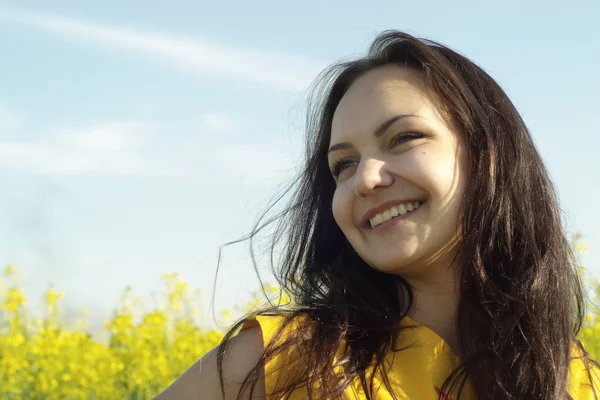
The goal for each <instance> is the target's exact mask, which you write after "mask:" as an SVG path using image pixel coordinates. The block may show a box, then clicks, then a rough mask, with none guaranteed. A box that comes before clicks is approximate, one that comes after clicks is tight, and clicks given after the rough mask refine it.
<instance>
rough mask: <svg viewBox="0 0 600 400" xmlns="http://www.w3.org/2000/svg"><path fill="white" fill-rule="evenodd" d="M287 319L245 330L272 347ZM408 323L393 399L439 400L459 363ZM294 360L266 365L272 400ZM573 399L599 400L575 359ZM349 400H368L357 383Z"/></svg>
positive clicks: (300, 393) (383, 392) (396, 359)
mask: <svg viewBox="0 0 600 400" xmlns="http://www.w3.org/2000/svg"><path fill="white" fill-rule="evenodd" d="M283 319H284V317H282V316H257V317H256V319H255V320H249V321H247V322H246V323H245V324H244V326H243V328H242V330H245V329H248V328H249V327H252V326H256V323H257V322H258V324H259V325H260V327H261V330H262V335H263V341H264V343H265V344H268V343H271V341H272V340H273V337H274V335H275V334H276V332H277V331H278V329H279V328H280V326H281V323H282V321H283ZM406 321H407V325H408V326H413V328H411V329H406V330H404V331H403V332H402V334H401V337H400V340H401V341H402V343H403V344H406V345H408V346H409V347H407V348H406V349H403V350H402V351H399V352H390V353H389V354H388V355H387V356H386V364H387V365H390V366H391V369H390V371H391V372H390V373H388V379H389V382H390V384H391V387H393V388H394V393H395V394H396V396H397V398H399V399H418V400H430V399H431V400H438V399H439V398H440V397H439V393H440V388H441V387H442V384H443V383H444V381H445V380H446V378H447V377H448V376H449V374H450V373H451V372H452V371H453V370H454V369H455V368H456V367H457V366H458V365H459V361H460V360H459V357H456V356H454V354H453V353H452V351H451V349H450V347H449V346H448V344H447V343H446V342H445V341H444V340H443V339H442V338H441V337H440V336H439V335H437V334H436V333H435V332H433V331H432V330H431V329H429V328H428V327H426V326H424V325H421V324H418V323H416V322H415V321H413V320H412V319H410V318H408V317H407V318H406ZM290 331H294V329H293V327H291V328H289V329H288V330H286V332H285V333H284V334H283V339H285V338H286V337H288V336H287V335H289V332H290ZM413 344H414V345H413ZM290 358H293V356H292V357H288V356H285V355H278V356H277V357H275V358H274V359H272V360H270V361H269V362H267V363H266V365H265V387H266V392H267V400H275V399H276V398H275V397H274V396H273V395H272V393H273V391H274V389H275V388H276V387H277V388H279V387H281V386H279V385H280V384H281V383H282V382H285V379H286V376H287V377H289V374H290V373H292V374H293V372H294V371H290V370H293V368H287V369H286V368H285V366H286V365H290V364H293V361H291V362H290ZM388 363H389V364H388ZM592 372H593V376H594V385H595V387H596V388H597V389H596V391H597V393H598V394H599V397H600V390H598V388H600V371H599V370H598V369H594V370H593V371H592ZM378 378H379V379H378ZM288 379H289V378H288ZM368 381H370V377H368ZM277 382H279V384H278V383H277ZM374 382H375V388H376V396H375V399H376V400H388V399H390V400H391V399H392V398H393V397H392V396H391V395H390V393H389V392H388V390H387V389H386V387H385V385H384V383H383V380H382V379H381V378H380V377H378V376H376V377H375V379H374ZM464 394H465V395H466V396H461V398H463V399H474V398H475V397H474V394H473V392H472V388H471V387H469V386H467V387H466V388H465V390H464ZM569 394H570V395H571V396H572V397H573V399H575V400H593V399H594V394H593V392H592V390H591V385H590V380H589V378H588V375H587V371H586V370H585V367H584V364H583V361H582V360H580V359H579V358H574V359H573V361H572V362H571V369H570V378H569ZM455 396H456V393H449V394H445V397H442V399H445V400H453V399H454V398H455ZM306 398H307V395H306V389H305V388H304V389H303V388H299V389H296V391H295V392H294V393H293V395H292V396H291V397H290V400H299V399H306ZM344 399H345V400H360V399H366V396H365V394H364V391H363V390H362V385H361V384H360V381H359V380H358V379H357V380H355V382H354V383H353V384H352V385H351V386H349V387H348V389H347V390H346V391H345V392H344Z"/></svg>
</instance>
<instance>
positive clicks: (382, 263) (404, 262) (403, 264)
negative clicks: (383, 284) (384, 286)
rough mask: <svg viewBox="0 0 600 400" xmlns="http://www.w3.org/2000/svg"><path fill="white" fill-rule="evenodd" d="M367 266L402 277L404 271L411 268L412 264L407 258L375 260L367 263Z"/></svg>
mask: <svg viewBox="0 0 600 400" xmlns="http://www.w3.org/2000/svg"><path fill="white" fill-rule="evenodd" d="M367 264H369V266H370V267H371V268H373V269H375V270H377V271H379V272H383V273H384V274H394V275H401V274H402V272H403V271H406V270H408V269H410V267H411V263H410V261H409V260H408V259H407V258H394V259H382V260H373V261H372V262H367Z"/></svg>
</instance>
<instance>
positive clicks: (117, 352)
mask: <svg viewBox="0 0 600 400" xmlns="http://www.w3.org/2000/svg"><path fill="white" fill-rule="evenodd" d="M18 280H19V279H18V271H17V270H16V269H15V268H13V267H10V266H9V267H7V268H5V270H4V271H3V275H2V276H1V277H0V307H1V309H0V399H3V400H12V399H28V400H37V399H57V400H62V399H82V400H83V399H85V400H96V399H110V400H118V399H128V400H141V399H150V398H152V397H153V396H155V395H156V394H158V393H159V392H160V391H161V390H163V389H164V388H166V387H167V386H168V385H169V384H170V383H171V382H173V381H174V380H175V379H176V378H177V377H178V376H180V375H181V374H182V373H183V372H184V371H185V370H186V369H187V368H188V367H189V366H190V365H191V364H193V363H194V362H195V361H196V360H197V359H198V358H199V357H201V356H202V355H203V354H205V353H206V352H207V351H209V350H210V349H212V348H213V347H214V346H216V345H217V344H218V343H219V341H220V340H221V338H222V332H221V331H219V330H209V329H202V328H201V327H200V324H199V323H198V321H199V319H198V318H201V317H202V315H201V314H200V313H201V312H202V310H198V309H197V308H196V304H198V301H197V299H195V298H194V296H192V294H191V293H190V288H189V287H188V285H187V284H186V283H185V282H184V281H183V280H182V279H181V278H180V277H179V276H178V275H176V274H171V275H166V276H164V277H163V283H164V285H165V292H164V297H165V299H164V300H165V302H164V304H162V305H158V306H157V307H155V309H154V310H142V311H140V310H141V308H140V302H139V299H136V298H135V296H134V295H133V293H132V292H131V290H130V289H127V290H126V291H125V292H124V294H123V296H122V298H121V299H120V302H119V306H118V307H117V309H116V310H115V312H114V316H113V317H112V319H111V320H110V321H107V322H106V324H105V333H106V338H105V339H106V340H105V341H101V340H95V339H94V338H93V337H92V336H91V335H90V334H88V333H87V322H86V318H85V317H86V313H85V310H82V318H81V319H80V320H79V321H77V322H75V323H72V324H67V323H66V322H65V321H64V320H63V318H62V310H61V307H60V301H61V298H62V297H63V293H60V292H56V291H53V290H49V291H48V292H47V293H46V295H45V297H44V301H43V307H44V312H43V315H42V316H41V317H40V316H37V317H34V316H33V315H32V313H31V310H30V308H29V306H28V304H29V303H28V302H27V299H26V297H25V294H24V293H23V292H22V291H21V290H20V289H19V284H18ZM592 289H593V290H592V292H593V293H595V296H596V297H592V298H591V299H590V300H591V302H592V303H595V304H596V305H598V304H600V303H599V302H600V298H599V297H598V295H600V286H598V285H595V286H594V287H593V288H592ZM268 291H270V292H272V293H273V294H275V293H277V290H276V289H275V288H274V287H269V288H268ZM283 301H284V302H285V301H287V300H286V299H284V300H283ZM260 303H261V295H260V294H259V293H255V294H254V297H253V298H252V299H251V301H250V302H249V304H246V305H244V307H242V308H243V309H242V310H238V311H244V309H245V310H248V309H250V308H254V307H256V306H258V305H260ZM590 309H591V312H590V314H589V315H588V317H587V318H586V322H585V327H584V329H583V330H582V333H581V335H580V339H581V340H582V341H583V343H584V344H585V346H586V347H587V349H588V351H589V352H590V353H591V354H592V355H593V356H594V357H595V358H596V359H600V313H598V312H594V310H596V311H597V310H598V309H597V308H594V307H591V308H590ZM220 317H221V321H219V324H218V325H221V326H223V327H227V326H228V325H230V324H231V322H232V321H231V315H230V314H229V313H228V312H224V313H222V315H221V316H220ZM209 318H212V316H205V317H204V319H209Z"/></svg>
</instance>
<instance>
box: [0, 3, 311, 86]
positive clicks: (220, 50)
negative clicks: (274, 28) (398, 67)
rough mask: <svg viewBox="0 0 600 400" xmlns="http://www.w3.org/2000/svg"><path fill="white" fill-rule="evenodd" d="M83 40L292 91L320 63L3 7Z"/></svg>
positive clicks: (22, 21) (12, 17) (8, 16)
mask: <svg viewBox="0 0 600 400" xmlns="http://www.w3.org/2000/svg"><path fill="white" fill-rule="evenodd" d="M2 20H4V21H5V22H9V23H16V24H19V25H23V26H28V27H32V28H37V29H40V30H43V31H46V32H50V33H54V34H56V35H60V36H64V37H68V38H70V39H75V40H78V41H84V42H94V43H98V44H101V45H109V46H113V47H117V48H121V49H125V50H129V51H131V52H135V53H144V54H148V55H151V56H154V57H155V58H157V59H160V60H162V61H166V62H168V63H170V64H172V65H173V66H176V67H180V68H185V69H188V70H192V71H195V72H197V73H202V74H206V73H209V74H214V75H220V76H226V77H233V78H238V79H242V80H247V81H254V82H258V83H262V84H266V85H271V86H275V87H279V88H282V89H284V90H289V91H293V92H298V91H303V90H304V89H306V88H307V87H308V85H309V84H310V82H311V80H312V79H313V78H314V76H315V74H316V73H317V72H318V71H319V70H320V69H321V68H322V65H321V63H320V62H317V61H315V60H311V59H309V58H307V57H302V56H298V55H293V54H282V53H276V52H269V51H262V50H249V49H242V48H236V47H233V46H227V45H224V44H219V43H213V42H209V41H205V40H200V39H196V38H186V37H180V36H173V35H169V34H163V33H157V32H148V31H141V30H137V29H130V28H124V27H115V26H109V25H102V24H97V23H93V22H90V21H85V20H80V19H74V18H66V17H61V16H55V15H49V14H43V13H37V12H30V11H23V10H11V9H0V21H2Z"/></svg>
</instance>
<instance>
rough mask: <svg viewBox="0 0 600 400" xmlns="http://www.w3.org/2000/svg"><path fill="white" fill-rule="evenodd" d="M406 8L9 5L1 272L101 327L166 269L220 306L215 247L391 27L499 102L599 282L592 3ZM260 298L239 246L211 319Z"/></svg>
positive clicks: (155, 285) (271, 183) (599, 47)
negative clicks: (508, 103) (423, 43)
mask: <svg viewBox="0 0 600 400" xmlns="http://www.w3.org/2000/svg"><path fill="white" fill-rule="evenodd" d="M402 3H403V2H398V1H389V2H383V1H380V2H374V3H372V4H370V5H367V4H366V3H365V2H354V1H344V2H316V1H304V2H281V1H268V2H266V1H262V2H261V1H258V2H256V1H255V2H241V1H240V2H237V4H236V3H233V4H232V3H231V2H223V3H219V2H210V3H206V2H198V1H178V2H176V3H173V2H158V1H148V0H146V1H143V2H142V1H137V0H135V1H132V0H130V1H127V2H75V1H53V2H41V1H27V0H20V1H18V2H16V1H14V2H1V3H0V51H1V53H2V62H1V63H0V185H2V187H3V188H5V189H4V190H3V195H2V196H0V221H2V223H1V224H0V264H2V265H6V264H9V263H10V264H15V265H18V266H19V267H20V269H21V271H22V280H23V286H24V287H25V288H26V289H27V293H28V297H29V298H30V301H31V302H32V303H33V304H36V303H37V302H38V299H39V298H40V295H41V294H42V293H43V291H44V290H45V289H46V288H47V286H48V285H49V284H52V285H53V286H54V287H55V288H57V289H60V290H64V291H65V292H66V295H67V296H66V299H65V302H64V305H65V306H66V308H67V311H68V313H69V314H72V313H76V312H77V310H78V309H80V308H82V307H87V308H89V310H90V314H91V315H90V316H91V319H92V320H93V321H96V323H97V324H100V323H101V321H102V320H103V319H105V318H108V315H109V313H110V311H111V310H112V308H113V307H114V305H115V303H116V301H117V299H118V298H119V295H120V293H121V291H122V290H123V288H124V287H125V286H127V285H131V286H132V287H133V290H134V292H135V293H137V294H138V295H140V296H142V297H143V298H146V299H147V300H148V305H149V306H150V305H151V302H150V301H149V299H150V293H151V292H158V291H160V290H161V284H160V276H161V275H162V274H164V273H169V272H178V273H181V274H182V275H183V277H184V278H185V280H186V281H187V282H188V283H189V284H190V285H191V286H192V287H193V288H200V289H203V290H204V291H205V292H206V293H207V295H208V294H210V293H211V290H212V282H213V281H212V280H213V275H214V270H215V266H216V261H217V249H218V246H219V245H220V244H222V243H224V242H227V241H229V240H234V239H236V238H239V237H241V236H243V235H244V233H246V232H247V231H248V229H249V228H250V227H251V225H252V223H253V222H254V219H255V217H256V216H257V214H258V212H259V211H260V210H261V209H262V208H261V207H263V206H264V205H266V202H267V201H268V200H269V199H270V197H271V195H272V194H273V190H274V189H275V188H276V186H277V185H278V184H279V183H281V182H282V181H283V180H284V179H285V178H286V177H289V176H290V172H291V171H293V168H294V166H295V163H296V162H297V161H298V159H299V157H300V154H301V152H302V147H301V143H302V133H303V124H304V114H303V111H304V103H303V101H304V100H305V95H306V90H307V88H308V85H309V84H310V83H311V81H312V79H313V78H314V76H315V74H316V73H318V72H319V71H320V70H321V69H322V68H323V67H325V66H327V65H328V64H329V63H331V62H333V61H336V60H338V59H340V58H342V57H347V56H352V55H356V54H359V53H363V52H364V51H365V50H366V47H367V46H368V44H369V42H370V41H371V39H372V38H373V37H374V36H375V35H376V34H377V33H378V32H379V31H381V30H383V29H388V28H398V29H403V30H407V31H409V32H411V33H413V34H416V35H419V36H425V37H428V38H431V39H434V40H437V41H440V42H443V43H445V44H448V45H450V46H451V47H453V48H455V49H457V50H459V51H460V52H462V53H463V54H466V55H467V56H469V57H471V58H472V59H473V60H475V61H476V62H477V63H479V64H480V65H481V66H482V67H484V68H485V69H486V70H487V71H489V72H490V74H491V75H492V76H494V77H495V78H496V79H497V80H498V82H499V83H500V84H501V85H502V86H503V87H504V88H505V89H506V90H507V92H508V93H509V95H510V96H511V98H512V99H513V101H514V102H515V104H516V105H517V107H518V108H519V110H520V111H521V113H522V114H523V116H524V118H525V121H526V122H527V124H528V125H529V127H530V129H531V131H532V134H533V136H534V138H535V140H536V143H537V144H538V146H539V149H540V151H541V152H542V155H543V156H544V159H545V160H546V162H547V165H548V167H549V169H550V172H551V174H552V177H553V179H554V181H555V184H556V187H557V189H558V193H559V196H560V199H561V207H562V210H563V212H564V217H565V221H566V223H567V226H568V228H569V230H570V231H571V232H575V231H580V232H581V233H583V235H584V237H585V238H586V240H587V241H588V243H589V247H588V253H587V255H586V256H585V258H584V261H585V264H586V265H587V266H588V267H589V268H590V269H591V270H592V271H593V272H594V273H596V274H598V273H600V250H598V248H599V247H600V216H599V215H598V213H596V212H595V206H594V203H595V202H594V200H593V199H595V198H598V197H599V196H600V189H598V185H597V183H598V182H600V158H599V157H598V156H597V151H598V148H600V128H599V125H598V123H597V121H596V118H597V117H598V115H599V114H598V110H599V109H600V100H599V98H598V93H600V77H599V74H598V72H597V71H598V68H599V67H598V65H600V44H599V42H598V38H599V37H600V29H599V28H598V24H597V15H600V6H598V5H594V4H595V3H596V2H593V1H588V2H574V1H572V2H569V3H568V4H565V3H562V2H560V3H559V2H555V3H552V2H547V1H545V2H540V1H531V2H527V3H526V4H524V2H520V1H503V2H494V3H493V4H492V2H486V3H484V2H475V1H473V2H465V1H456V2H442V1H431V2H426V3H423V2H421V3H419V2H412V3H406V4H402ZM263 271H264V272H265V274H266V269H263ZM267 280H268V279H267ZM257 285H258V283H257V280H256V278H255V276H254V271H253V270H252V267H251V264H250V261H249V257H248V251H247V245H246V244H242V245H238V246H236V247H230V248H228V249H227V250H226V251H225V253H224V260H223V263H222V266H221V272H220V275H219V283H218V286H217V294H216V300H217V302H216V308H217V309H220V308H223V307H230V306H231V305H232V304H233V303H235V302H239V301H243V300H244V299H246V298H247V297H248V294H249V292H250V291H252V290H255V289H256V288H257V287H258V286H257ZM207 298H208V296H207Z"/></svg>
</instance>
